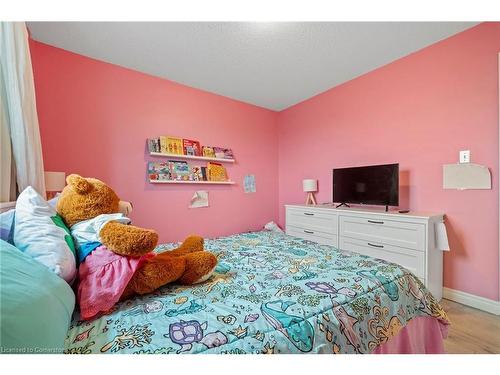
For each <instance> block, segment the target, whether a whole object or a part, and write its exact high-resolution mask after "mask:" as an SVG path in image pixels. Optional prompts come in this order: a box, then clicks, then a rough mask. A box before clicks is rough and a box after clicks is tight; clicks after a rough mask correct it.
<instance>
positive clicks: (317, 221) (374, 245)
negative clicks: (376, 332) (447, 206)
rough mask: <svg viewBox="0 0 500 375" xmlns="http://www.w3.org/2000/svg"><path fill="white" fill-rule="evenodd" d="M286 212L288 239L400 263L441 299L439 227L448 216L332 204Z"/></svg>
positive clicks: (299, 206) (441, 271)
mask: <svg viewBox="0 0 500 375" xmlns="http://www.w3.org/2000/svg"><path fill="white" fill-rule="evenodd" d="M285 207H286V233H287V234H289V235H291V236H295V237H300V238H304V239H306V240H311V241H314V242H318V243H320V244H325V245H333V246H335V247H337V248H339V249H342V250H349V251H354V252H357V253H360V254H364V255H368V256H371V257H374V258H380V259H384V260H386V261H389V262H393V263H397V264H400V265H401V266H403V267H405V268H406V269H408V270H409V271H411V272H412V273H413V274H415V275H416V276H417V277H418V278H419V279H420V280H421V281H422V282H423V283H424V285H425V286H426V287H427V288H428V289H429V290H430V291H431V293H432V294H433V295H434V296H435V297H436V298H437V299H438V300H440V299H441V297H442V293H443V253H442V251H441V250H439V249H438V248H437V246H436V243H437V242H436V227H437V224H438V223H442V222H443V220H444V215H443V214H435V213H419V212H409V213H406V214H400V213H398V212H397V211H396V212H391V211H389V212H384V211H382V210H380V211H379V210H369V209H358V208H334V207H332V206H331V205H329V206H326V205H325V206H322V205H319V206H306V205H286V206H285Z"/></svg>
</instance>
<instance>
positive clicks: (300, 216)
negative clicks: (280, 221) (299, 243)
mask: <svg viewBox="0 0 500 375" xmlns="http://www.w3.org/2000/svg"><path fill="white" fill-rule="evenodd" d="M286 224H287V225H291V226H294V227H298V228H305V229H309V230H312V231H320V232H325V233H330V234H337V215H336V214H334V213H331V212H322V211H321V210H314V209H311V210H308V209H307V208H304V209H288V210H287V211H286Z"/></svg>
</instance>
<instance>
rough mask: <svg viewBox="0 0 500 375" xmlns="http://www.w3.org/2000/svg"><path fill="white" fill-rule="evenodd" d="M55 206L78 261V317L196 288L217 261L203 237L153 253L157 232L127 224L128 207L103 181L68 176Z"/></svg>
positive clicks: (193, 237)
mask: <svg viewBox="0 0 500 375" xmlns="http://www.w3.org/2000/svg"><path fill="white" fill-rule="evenodd" d="M66 182H67V186H66V187H65V188H64V190H63V191H62V193H61V195H60V196H59V199H58V202H57V212H58V213H59V215H60V216H61V217H62V218H63V220H64V222H65V223H66V225H67V226H68V228H70V231H71V234H72V235H73V239H74V240H75V244H76V248H77V255H78V258H79V261H80V266H79V279H80V280H79V286H78V301H79V304H80V315H81V317H82V319H90V318H92V317H94V316H96V315H98V314H100V313H103V312H106V311H108V310H110V309H111V308H112V307H113V305H114V304H115V303H116V302H118V300H121V299H124V298H128V297H130V296H132V295H134V294H146V293H150V292H152V291H154V290H155V289H157V288H159V287H161V286H163V285H165V284H168V283H171V282H174V281H176V282H179V283H181V284H185V285H186V284H187V285H190V284H196V283H199V282H202V281H205V280H206V279H208V278H209V277H210V275H211V274H212V272H213V270H214V269H215V267H216V265H217V258H216V257H215V256H214V255H213V254H211V253H209V252H207V251H204V248H203V238H201V237H198V236H190V237H188V238H187V239H186V240H185V241H184V242H183V243H182V245H181V246H180V247H178V248H177V249H175V250H172V251H165V252H163V253H160V254H158V255H156V254H154V253H152V250H153V249H154V248H155V247H156V245H157V243H158V234H157V233H156V232H155V231H153V230H149V229H143V228H139V227H135V226H132V225H128V224H129V223H130V219H128V218H127V217H126V215H127V214H128V213H129V212H130V209H131V205H130V204H127V202H122V201H120V199H119V198H118V196H117V195H116V193H115V192H114V191H113V190H112V189H111V188H110V187H109V186H107V185H106V184H105V183H103V182H102V181H99V180H97V179H94V178H83V177H81V176H79V175H76V174H72V175H69V176H68V177H67V178H66Z"/></svg>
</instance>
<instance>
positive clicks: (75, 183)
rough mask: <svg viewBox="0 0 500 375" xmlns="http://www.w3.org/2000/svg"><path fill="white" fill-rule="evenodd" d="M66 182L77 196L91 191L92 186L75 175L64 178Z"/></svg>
mask: <svg viewBox="0 0 500 375" xmlns="http://www.w3.org/2000/svg"><path fill="white" fill-rule="evenodd" d="M66 182H67V183H68V185H69V186H71V188H73V189H74V190H75V191H76V192H77V193H78V194H86V193H88V192H89V191H90V190H92V184H91V183H90V182H88V181H87V180H86V179H85V178H83V177H82V176H79V175H77V174H70V175H69V176H68V177H66Z"/></svg>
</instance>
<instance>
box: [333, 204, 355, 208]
mask: <svg viewBox="0 0 500 375" xmlns="http://www.w3.org/2000/svg"><path fill="white" fill-rule="evenodd" d="M342 206H346V207H351V206H349V205H348V204H347V203H341V204H338V205H336V206H335V208H339V207H342Z"/></svg>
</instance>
